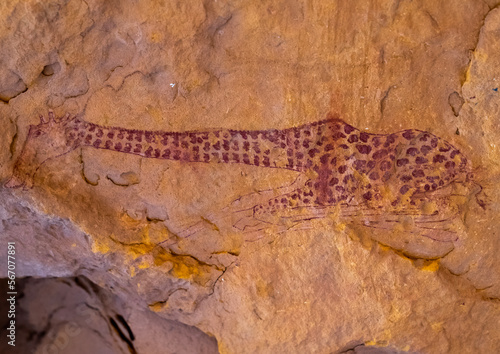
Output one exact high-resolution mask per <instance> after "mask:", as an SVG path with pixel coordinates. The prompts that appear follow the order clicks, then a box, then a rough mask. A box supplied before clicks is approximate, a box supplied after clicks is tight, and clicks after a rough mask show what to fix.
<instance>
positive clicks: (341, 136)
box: [6, 112, 472, 235]
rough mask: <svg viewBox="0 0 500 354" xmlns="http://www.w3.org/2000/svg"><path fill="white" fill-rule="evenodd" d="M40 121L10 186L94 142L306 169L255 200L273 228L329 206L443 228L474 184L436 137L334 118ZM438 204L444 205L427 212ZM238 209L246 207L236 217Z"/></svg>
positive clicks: (467, 168) (464, 163)
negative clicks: (277, 122) (192, 124)
mask: <svg viewBox="0 0 500 354" xmlns="http://www.w3.org/2000/svg"><path fill="white" fill-rule="evenodd" d="M40 119H41V122H40V124H38V125H31V126H30V128H29V133H28V137H27V139H26V142H25V144H24V147H23V150H22V152H21V154H20V156H19V158H18V160H17V161H16V163H15V165H14V171H13V175H12V177H11V178H10V180H9V181H8V182H7V183H6V186H7V187H12V188H18V187H24V188H31V187H32V185H33V177H34V174H35V173H36V171H37V169H38V168H39V167H40V165H42V164H43V163H44V162H45V161H47V160H49V159H51V158H55V157H58V156H61V155H63V154H66V153H68V152H70V151H72V150H74V149H76V148H78V147H85V146H87V147H91V148H96V149H106V150H112V151H116V152H122V153H128V154H135V155H139V156H142V157H146V158H156V159H166V160H175V161H180V162H190V163H191V162H201V163H230V164H246V165H252V166H257V167H262V168H280V169H288V170H292V171H296V172H297V173H299V174H301V175H303V176H307V178H302V180H301V181H302V182H300V183H299V182H298V183H296V184H295V185H294V186H293V188H291V189H290V188H288V189H285V192H283V193H281V194H274V195H269V194H264V196H265V200H262V198H257V197H256V196H255V197H252V196H250V197H249V198H247V200H249V201H250V203H249V205H250V209H251V210H252V217H253V218H254V219H256V220H260V221H262V222H264V223H274V222H275V220H276V219H277V218H278V219H279V218H292V219H295V220H304V219H310V218H315V217H323V216H324V214H325V213H324V211H325V210H327V209H328V208H332V207H336V206H341V210H342V213H343V214H344V215H346V216H348V215H355V214H359V213H360V211H363V210H364V216H365V218H364V221H363V222H364V224H365V225H375V224H377V226H378V227H381V228H384V227H385V226H384V225H385V224H387V223H388V222H389V220H388V219H387V218H386V220H385V221H384V222H385V224H384V222H381V221H380V220H378V221H376V220H371V219H370V218H369V215H370V213H371V214H373V212H374V211H377V210H378V212H376V213H375V214H373V215H378V216H380V215H382V214H384V213H386V214H387V213H389V214H391V215H397V214H400V215H406V214H411V215H415V216H416V217H417V220H418V218H420V220H422V223H431V222H442V221H443V220H445V219H446V217H444V218H443V215H444V214H443V212H442V210H441V211H439V210H438V209H443V208H446V205H445V204H446V198H448V197H449V196H450V195H451V193H452V188H451V187H452V186H453V185H454V184H456V183H462V184H467V183H471V181H472V168H471V165H470V163H469V161H468V160H467V159H466V158H465V157H464V156H463V154H462V153H460V151H459V150H458V149H456V148H455V147H454V146H452V145H451V144H450V143H448V142H446V141H445V140H443V139H441V138H439V137H437V136H435V135H433V134H431V133H428V132H425V131H421V130H416V129H407V130H403V131H400V132H397V133H392V134H371V133H366V132H362V131H360V130H359V129H357V128H355V127H353V126H351V125H349V124H347V123H345V122H344V121H342V120H340V119H337V118H333V117H332V118H329V119H326V120H323V121H319V122H314V123H310V124H305V125H301V126H298V127H294V128H289V129H283V130H277V129H268V130H253V131H247V130H231V129H215V130H209V131H186V132H166V131H147V130H130V129H125V128H118V127H109V126H102V125H97V124H93V123H90V122H86V121H84V120H82V119H81V118H78V117H71V116H69V115H66V116H64V117H62V118H56V117H55V116H54V114H53V112H49V118H48V119H45V118H44V117H43V116H40ZM299 180H300V179H299ZM252 198H253V199H252ZM430 201H441V202H437V204H435V205H434V207H433V208H431V209H432V210H427V211H426V210H425V209H426V207H425V205H427V204H428V203H429V202H430ZM237 204H238V203H237ZM238 208H240V209H239V210H241V205H239V206H238V207H234V208H233V209H231V210H229V211H230V212H237V211H239V210H236V209H238ZM247 209H248V208H247ZM450 213H451V212H450ZM379 219H380V218H379ZM429 225H430V224H429ZM387 227H390V226H387ZM243 228H244V227H243ZM431 228H432V227H431ZM190 232H192V230H191V231H189V230H187V231H186V235H189V234H190Z"/></svg>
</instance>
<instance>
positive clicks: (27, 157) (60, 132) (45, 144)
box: [5, 111, 77, 189]
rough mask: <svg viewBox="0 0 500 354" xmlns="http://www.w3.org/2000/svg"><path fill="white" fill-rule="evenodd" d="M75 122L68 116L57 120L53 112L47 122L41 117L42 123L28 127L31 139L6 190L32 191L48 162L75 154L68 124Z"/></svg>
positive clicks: (25, 145) (15, 167) (27, 139)
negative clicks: (34, 179)
mask: <svg viewBox="0 0 500 354" xmlns="http://www.w3.org/2000/svg"><path fill="white" fill-rule="evenodd" d="M74 119H75V117H71V116H70V115H69V114H66V115H65V116H64V117H55V115H54V112H52V111H49V117H48V119H46V118H45V117H44V116H42V115H40V123H39V124H38V125H30V126H29V132H28V137H27V138H26V141H25V143H24V146H23V149H22V151H21V154H20V155H19V157H18V159H17V161H16V163H15V164H14V170H13V173H12V176H11V178H10V179H9V180H8V181H7V183H6V184H5V186H6V187H8V188H20V187H24V188H25V189H29V188H31V187H32V186H33V177H34V175H35V173H36V171H37V170H38V168H39V167H40V166H41V165H42V164H43V163H44V162H45V161H47V160H49V159H51V158H55V157H58V156H61V155H64V154H66V153H68V152H70V151H72V150H74V149H75V148H76V147H77V146H76V145H74V144H70V143H69V141H68V138H67V135H68V134H67V133H68V130H69V129H71V125H70V124H69V123H70V122H71V121H73V120H74Z"/></svg>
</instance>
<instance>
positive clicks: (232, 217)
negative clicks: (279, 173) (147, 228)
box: [177, 174, 308, 238]
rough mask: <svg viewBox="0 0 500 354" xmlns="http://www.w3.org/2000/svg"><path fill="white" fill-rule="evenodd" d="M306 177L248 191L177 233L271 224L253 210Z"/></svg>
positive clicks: (303, 182)
mask: <svg viewBox="0 0 500 354" xmlns="http://www.w3.org/2000/svg"><path fill="white" fill-rule="evenodd" d="M307 180H308V178H307V177H306V176H305V175H303V174H300V175H299V176H298V177H297V178H296V180H295V181H294V182H293V183H292V184H290V185H288V186H285V187H282V188H278V189H270V190H264V191H259V192H254V193H250V194H247V195H244V196H241V197H239V198H237V199H235V200H234V201H233V202H231V203H230V204H229V205H228V206H227V207H225V208H223V209H222V210H220V211H218V212H215V213H211V214H209V215H207V216H206V217H204V218H203V220H201V221H199V222H197V223H196V224H194V225H191V226H189V227H187V228H185V229H184V230H182V231H180V232H178V233H177V236H179V237H181V238H185V237H190V236H193V235H195V234H197V233H199V232H203V231H204V230H205V231H206V230H207V229H208V228H212V229H217V230H221V231H222V230H223V229H228V228H229V229H230V228H234V229H235V230H237V231H240V232H241V231H245V230H246V231H248V230H253V231H256V230H263V229H266V228H267V227H269V226H270V225H272V224H273V222H270V220H266V219H265V218H258V217H257V214H259V213H256V212H255V210H256V208H258V206H260V205H262V204H263V203H268V201H269V200H274V199H276V198H282V196H286V195H289V194H290V195H291V194H293V192H294V191H296V190H298V189H299V188H298V187H302V186H305V185H306V184H307Z"/></svg>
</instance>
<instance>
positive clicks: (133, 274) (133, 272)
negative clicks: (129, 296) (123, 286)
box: [129, 266, 135, 277]
mask: <svg viewBox="0 0 500 354" xmlns="http://www.w3.org/2000/svg"><path fill="white" fill-rule="evenodd" d="M129 272H130V276H131V277H134V276H135V267H134V266H130V268H129Z"/></svg>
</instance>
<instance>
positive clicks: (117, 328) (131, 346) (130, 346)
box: [109, 317, 137, 354]
mask: <svg viewBox="0 0 500 354" xmlns="http://www.w3.org/2000/svg"><path fill="white" fill-rule="evenodd" d="M109 323H111V327H113V329H114V330H115V332H116V333H117V334H118V336H119V337H120V339H121V340H122V341H124V342H125V343H127V346H128V349H129V352H130V353H131V354H137V351H136V350H135V348H134V344H133V343H132V341H131V340H130V339H129V338H127V336H126V335H125V334H124V333H123V332H122V330H121V329H120V326H118V324H117V323H116V321H115V320H114V319H113V318H111V317H110V318H109ZM127 327H128V326H127Z"/></svg>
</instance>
